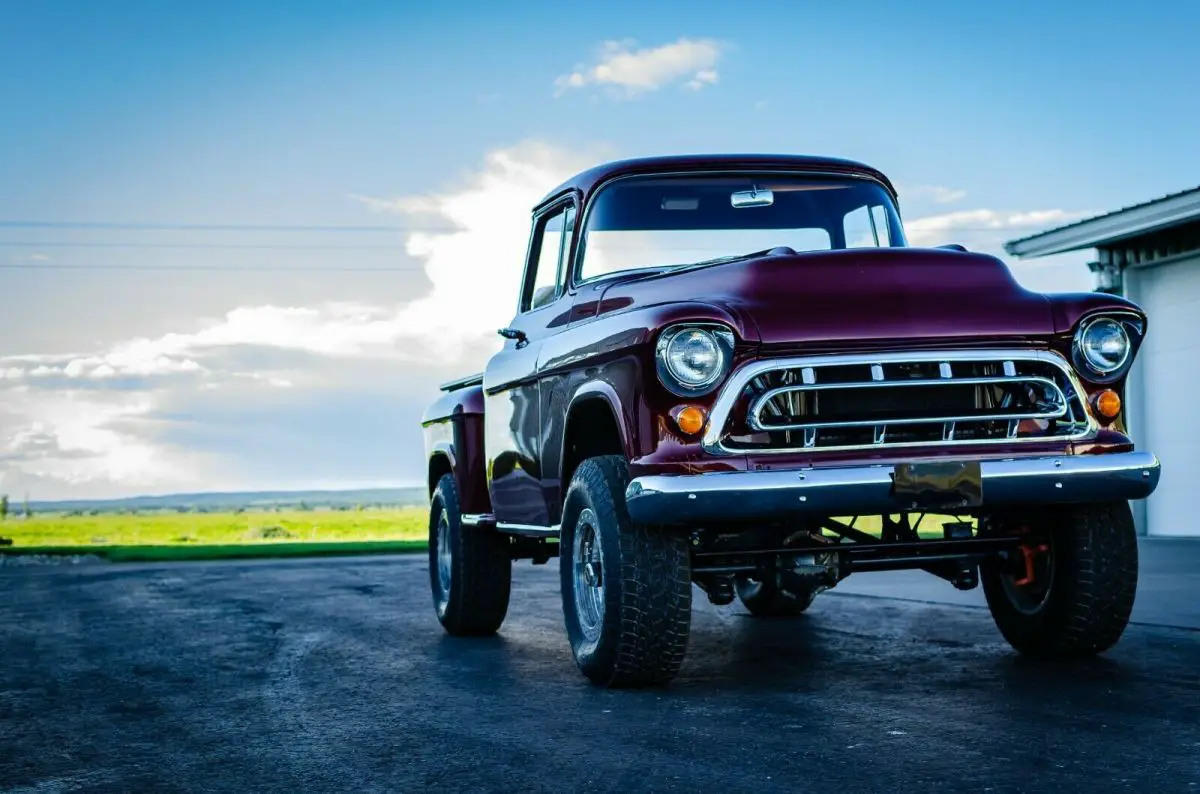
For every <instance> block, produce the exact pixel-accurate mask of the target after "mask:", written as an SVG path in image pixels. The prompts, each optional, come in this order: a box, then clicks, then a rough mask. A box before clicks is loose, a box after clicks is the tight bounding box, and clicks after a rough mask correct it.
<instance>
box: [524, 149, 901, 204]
mask: <svg viewBox="0 0 1200 794" xmlns="http://www.w3.org/2000/svg"><path fill="white" fill-rule="evenodd" d="M714 168H715V169H731V170H742V169H747V168H751V169H753V168H764V169H794V170H797V171H822V172H826V173H835V174H847V175H861V176H868V177H871V178H873V179H876V180H878V181H879V182H881V183H882V184H883V186H884V187H886V188H887V189H888V191H889V192H890V193H891V194H892V195H893V197H894V196H895V195H896V188H895V187H894V186H893V185H892V183H891V180H889V179H888V178H887V176H886V175H884V173H883V172H882V171H880V170H878V169H876V168H872V167H871V166H869V165H866V164H865V163H860V162H856V161H854V160H844V159H842V158H838V157H816V156H812V155H802V154H674V155H660V156H657V157H636V158H631V159H627V160H614V161H612V162H608V163H601V164H600V165H597V166H593V167H592V168H589V169H587V170H586V171H581V172H579V173H578V174H576V175H575V176H573V177H571V178H570V179H568V180H567V181H565V182H563V183H562V184H561V185H559V186H558V187H556V188H554V189H553V190H551V191H550V192H549V193H547V194H546V195H545V196H544V197H543V198H542V200H541V201H539V202H538V204H537V206H538V207H540V206H541V205H542V204H545V203H546V202H547V201H549V200H551V199H553V198H555V197H557V196H560V195H562V194H563V193H564V192H566V191H571V190H575V191H579V192H580V193H581V194H582V199H583V201H584V202H586V201H587V200H588V199H589V198H590V197H591V194H592V192H593V191H595V190H596V188H598V187H599V186H600V185H601V184H602V183H604V182H606V181H608V180H609V179H612V178H613V177H618V176H627V175H631V174H653V173H659V172H665V171H672V172H677V171H708V170H712V169H714Z"/></svg>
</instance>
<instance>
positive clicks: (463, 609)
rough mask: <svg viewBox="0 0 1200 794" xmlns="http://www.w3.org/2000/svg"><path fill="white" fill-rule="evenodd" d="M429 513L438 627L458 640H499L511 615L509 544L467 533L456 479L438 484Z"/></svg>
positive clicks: (494, 535) (484, 533) (487, 533)
mask: <svg viewBox="0 0 1200 794" xmlns="http://www.w3.org/2000/svg"><path fill="white" fill-rule="evenodd" d="M429 507H430V509H429V586H430V589H431V590H432V592H433V607H434V610H435V611H436V613H437V617H438V621H439V622H440V623H441V624H442V628H444V629H445V630H446V631H447V632H448V633H450V634H454V635H479V634H494V633H495V632H496V631H497V630H498V629H499V628H500V624H501V623H503V622H504V616H505V615H506V614H507V613H508V598H509V592H510V590H511V588H512V556H511V555H510V554H509V549H508V539H507V538H506V537H505V536H504V535H501V534H500V533H498V532H496V531H495V530H491V529H481V528H479V527H465V526H463V523H462V512H461V511H460V509H459V501H458V486H457V484H456V483H455V481H454V475H452V474H447V475H444V476H443V477H442V479H441V480H439V481H438V484H437V488H435V489H434V492H433V499H432V500H431V502H430V506H429Z"/></svg>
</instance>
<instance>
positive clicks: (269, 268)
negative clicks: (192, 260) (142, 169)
mask: <svg viewBox="0 0 1200 794" xmlns="http://www.w3.org/2000/svg"><path fill="white" fill-rule="evenodd" d="M0 270H149V271H154V272H157V273H170V272H182V271H193V272H194V271H223V272H229V273H258V272H282V273H418V272H423V271H424V268H420V267H353V266H351V267H289V266H287V265H246V266H244V267H239V266H237V265H166V266H162V265H128V264H122V265H105V264H97V265H76V264H60V263H58V262H17V263H11V264H9V263H0Z"/></svg>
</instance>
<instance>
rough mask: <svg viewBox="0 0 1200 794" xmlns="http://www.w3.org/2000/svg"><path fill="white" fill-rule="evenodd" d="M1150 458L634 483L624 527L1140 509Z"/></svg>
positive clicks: (1153, 470)
mask: <svg viewBox="0 0 1200 794" xmlns="http://www.w3.org/2000/svg"><path fill="white" fill-rule="evenodd" d="M1159 472H1160V464H1159V462H1158V458H1156V457H1155V456H1154V455H1152V454H1150V453H1149V452H1118V453H1111V454H1103V455H1062V456H1057V457H1037V458H1004V459H994V460H982V461H977V460H969V461H953V462H938V463H934V462H931V463H930V464H926V463H911V464H899V465H870V466H846V467H836V468H809V469H788V470H764V471H730V472H711V473H707V474H680V475H649V476H644V477H636V478H634V479H633V480H632V481H631V482H630V483H629V486H628V488H626V490H625V502H626V505H627V506H628V509H629V515H630V517H631V518H632V519H633V520H634V521H637V522H639V523H646V524H696V523H702V522H709V521H712V522H717V521H754V520H771V519H780V518H786V517H788V516H792V515H805V514H809V515H819V516H851V515H878V514H883V513H899V512H909V511H914V510H917V511H919V510H928V511H929V512H938V511H939V510H945V511H948V512H953V511H955V510H956V509H957V510H958V511H959V512H965V511H969V510H973V509H980V508H984V509H986V508H988V507H993V506H1001V505H1027V504H1064V503H1072V502H1074V503H1079V502H1101V501H1111V500H1114V499H1121V500H1127V499H1143V498H1145V497H1147V496H1149V495H1150V494H1151V493H1153V492H1154V489H1155V488H1156V487H1157V486H1158V478H1159Z"/></svg>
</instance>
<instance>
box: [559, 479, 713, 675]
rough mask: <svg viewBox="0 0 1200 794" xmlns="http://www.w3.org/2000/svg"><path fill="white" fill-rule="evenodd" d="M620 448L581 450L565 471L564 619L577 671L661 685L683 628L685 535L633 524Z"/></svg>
mask: <svg viewBox="0 0 1200 794" xmlns="http://www.w3.org/2000/svg"><path fill="white" fill-rule="evenodd" d="M628 483H629V473H628V468H627V466H626V463H625V460H624V459H623V458H622V457H620V456H615V455H605V456H602V457H595V458H588V459H587V460H585V461H584V462H583V463H581V464H579V468H578V469H576V470H575V476H574V477H573V478H572V479H571V485H570V488H568V490H567V498H566V501H565V504H564V505H563V520H562V526H561V531H560V536H559V543H558V547H559V555H560V556H559V571H560V576H561V587H562V603H563V617H564V619H565V622H566V629H567V639H568V640H569V641H570V644H571V652H572V654H573V655H574V657H575V663H576V664H577V665H578V666H579V669H580V671H581V672H582V673H583V674H584V675H585V676H587V677H588V678H589V679H590V680H591V681H592V682H594V683H597V684H600V685H602V686H607V687H613V688H616V687H636V686H648V685H656V684H664V683H666V682H668V681H670V680H671V679H672V678H674V677H675V675H676V673H677V672H678V671H679V668H680V665H681V664H682V662H683V657H684V652H685V651H686V649H687V641H688V633H689V630H690V628H691V610H692V583H691V568H690V564H689V553H688V546H687V540H686V538H685V537H684V536H683V535H681V534H679V533H675V532H671V531H669V530H666V529H662V528H659V527H651V526H643V525H640V524H635V523H633V522H632V521H631V520H630V518H629V513H628V512H627V511H626V509H625V486H626V485H627V484H628Z"/></svg>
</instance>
